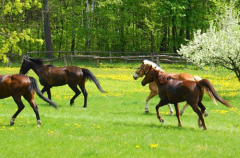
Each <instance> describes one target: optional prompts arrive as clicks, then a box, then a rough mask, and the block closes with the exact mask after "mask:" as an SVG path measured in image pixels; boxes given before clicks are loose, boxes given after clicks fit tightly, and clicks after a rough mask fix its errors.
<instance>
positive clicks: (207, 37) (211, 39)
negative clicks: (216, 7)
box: [178, 5, 240, 82]
mask: <svg viewBox="0 0 240 158" xmlns="http://www.w3.org/2000/svg"><path fill="white" fill-rule="evenodd" d="M224 11H225V12H224V13H222V14H221V15H220V16H218V17H217V18H216V19H215V20H214V22H212V23H211V25H210V28H209V29H208V30H207V31H206V33H201V31H197V32H196V33H195V34H194V40H192V41H189V43H188V44H187V45H186V46H183V45H182V47H181V48H180V50H179V51H178V53H179V54H181V55H183V56H185V57H187V58H188V60H190V61H192V62H194V63H195V64H197V65H199V66H201V67H203V66H205V65H212V66H219V65H220V66H223V67H225V68H227V69H229V70H231V71H233V72H234V73H235V75H236V77H237V78H238V80H239V82H240V38H239V37H240V31H239V30H240V25H239V22H240V21H239V20H238V18H239V13H238V12H237V11H235V10H234V7H233V5H231V6H230V7H227V6H226V7H225V8H224Z"/></svg>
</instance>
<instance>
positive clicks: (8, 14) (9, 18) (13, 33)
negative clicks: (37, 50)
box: [0, 0, 43, 61]
mask: <svg viewBox="0 0 240 158" xmlns="http://www.w3.org/2000/svg"><path fill="white" fill-rule="evenodd" d="M1 3H2V4H4V5H2V8H3V9H2V10H1V11H0V15H1V16H2V19H3V22H4V23H5V24H1V25H0V28H1V29H0V39H1V41H0V56H1V58H3V61H6V54H7V53H9V54H12V53H14V54H19V55H21V54H22V50H23V47H22V45H20V43H22V42H24V43H30V44H34V43H39V44H40V45H42V44H43V40H42V39H38V38H34V37H32V34H33V33H32V32H31V29H30V28H28V27H22V26H19V24H18V23H17V22H16V23H13V21H14V20H15V18H16V17H18V16H20V17H22V16H21V15H24V12H27V11H30V10H31V9H33V10H35V9H39V8H41V3H39V2H38V1H37V0H34V1H32V0H26V1H24V2H21V1H20V0H15V1H13V2H12V1H8V2H7V3H6V4H5V3H4V2H1ZM22 20H26V17H24V16H23V17H22Z"/></svg>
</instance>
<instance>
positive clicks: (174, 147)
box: [0, 62, 240, 158]
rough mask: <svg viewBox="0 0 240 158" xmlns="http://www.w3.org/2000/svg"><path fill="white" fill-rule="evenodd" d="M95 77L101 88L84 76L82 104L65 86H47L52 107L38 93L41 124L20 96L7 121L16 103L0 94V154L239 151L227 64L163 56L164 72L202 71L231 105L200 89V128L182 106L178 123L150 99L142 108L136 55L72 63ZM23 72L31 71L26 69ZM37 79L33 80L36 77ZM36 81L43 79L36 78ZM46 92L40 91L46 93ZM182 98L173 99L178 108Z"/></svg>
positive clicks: (237, 112)
mask: <svg viewBox="0 0 240 158" xmlns="http://www.w3.org/2000/svg"><path fill="white" fill-rule="evenodd" d="M77 65H78V66H80V67H85V68H88V69H89V70H91V71H92V72H93V74H95V76H96V77H97V78H98V80H99V82H100V84H101V86H102V88H103V89H104V90H105V91H108V93H101V92H100V91H99V90H98V89H97V87H96V86H95V84H94V83H92V82H90V81H88V82H87V83H86V89H87V91H88V107H87V108H83V95H82V94H81V95H80V96H79V97H78V98H77V99H76V100H75V104H74V105H73V106H70V98H71V97H72V96H73V95H74V93H73V92H72V91H71V90H70V88H69V87H68V86H61V87H54V88H52V100H53V101H54V102H55V103H56V104H57V105H58V106H59V108H58V109H54V108H53V107H51V106H50V105H49V104H48V103H46V102H44V101H43V100H41V99H40V98H39V97H38V96H37V95H36V97H35V101H36V103H37V104H38V106H39V109H40V110H39V111H40V117H41V121H42V125H41V126H40V127H36V118H35V114H34V112H33V110H32V109H31V107H30V105H29V104H28V103H27V102H26V101H25V100H24V99H23V103H24V104H25V109H24V110H23V111H22V112H21V113H20V115H19V116H18V118H17V119H16V121H15V124H14V125H13V126H10V125H9V122H10V118H11V117H12V115H13V114H14V112H15V111H16V109H17V105H16V104H15V103H14V101H13V99H12V98H7V99H2V100H0V148H1V150H0V156H1V157H7V158H10V157H34V158H38V157H41V158H42V157H44V158H45V157H46V158H48V157H49V158H50V157H51V158H55V157H56V158H59V157H61V158H62V157H103V158H106V157H114V158H115V157H116V158H118V157H121V158H123V157H124V158H125V157H129V158H134V157H138V158H139V157H144V158H146V157H178V158H179V157H191V158H192V157H205V158H206V157H211V158H212V157H224V158H226V157H237V156H239V155H240V150H239V147H240V141H239V135H240V119H239V116H240V107H239V106H240V104H239V102H240V83H239V82H238V80H237V79H236V78H235V75H234V74H233V72H230V71H227V70H226V69H223V68H218V69H213V68H206V69H205V70H201V69H197V68H196V67H194V66H191V65H190V66H188V67H187V68H184V66H182V65H170V64H162V65H161V68H162V69H164V70H165V71H166V72H186V73H190V74H192V75H198V76H201V77H202V78H207V79H209V80H210V81H211V82H212V84H213V85H214V87H215V89H216V91H217V92H218V94H219V95H220V96H221V97H222V98H224V99H225V100H228V101H229V103H231V104H232V105H233V106H234V108H231V109H229V108H227V107H225V106H224V105H222V104H221V103H219V104H218V106H216V105H214V104H213V102H212V101H211V99H210V98H209V97H208V96H207V95H205V96H204V100H203V104H204V105H205V106H206V107H207V112H208V114H209V116H208V117H206V118H204V119H205V123H206V126H207V130H206V131H202V129H200V128H199V127H198V125H197V115H196V113H194V112H193V110H192V109H191V108H190V107H189V108H187V110H186V111H185V113H184V114H183V115H182V116H181V121H182V125H183V126H182V127H178V122H177V118H176V116H175V115H174V116H171V115H169V110H168V107H167V106H164V107H162V108H160V114H161V115H162V117H163V119H164V121H165V123H164V124H161V123H160V122H159V121H158V119H157V117H156V112H155V105H156V104H157V103H158V102H159V100H160V99H159V97H158V96H156V97H155V98H153V99H152V100H150V104H149V108H150V113H148V114H145V113H144V106H145V99H146V97H147V95H148V94H149V89H148V86H145V87H143V86H142V85H141V80H142V79H139V80H133V77H132V76H133V74H134V72H135V70H136V69H137V67H138V65H140V62H139V63H138V62H135V63H121V64H113V65H110V64H107V63H103V64H101V65H100V67H96V66H94V65H93V64H91V63H78V64H77ZM18 72H19V66H13V67H11V68H6V67H1V68H0V74H13V73H18ZM27 75H28V76H33V77H35V78H36V79H37V80H38V77H37V76H36V75H35V73H34V72H33V71H30V72H29V73H28V74H27ZM39 85H40V84H39ZM40 87H41V88H42V86H40ZM45 96H46V94H45ZM184 104H185V103H180V108H181V107H183V105H184Z"/></svg>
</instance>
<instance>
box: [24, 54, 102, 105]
mask: <svg viewBox="0 0 240 158" xmlns="http://www.w3.org/2000/svg"><path fill="white" fill-rule="evenodd" d="M30 69H32V70H33V71H34V72H35V73H36V74H37V75H38V77H39V81H40V83H41V85H42V86H44V87H43V89H42V93H44V92H45V91H47V94H48V98H49V99H51V91H50V89H51V88H52V87H54V86H62V85H66V84H68V86H69V87H70V88H71V89H72V90H73V91H74V92H75V95H74V96H73V97H72V98H71V100H70V105H73V103H74V100H75V99H76V97H77V96H78V95H79V94H81V92H80V90H79V89H78V87H77V86H79V87H80V89H81V91H82V92H83V95H84V105H83V107H84V108H86V107H87V96H88V93H87V91H86V88H85V83H86V81H87V79H89V80H90V81H93V82H94V83H95V84H96V86H97V88H98V89H99V90H100V91H101V92H102V93H104V92H105V91H104V90H103V89H102V87H101V86H100V84H99V82H98V80H97V79H96V77H95V76H94V75H93V73H92V72H91V71H90V70H88V69H83V68H79V67H77V66H67V67H55V66H53V65H44V64H43V61H42V60H40V59H34V58H24V59H23V62H22V66H21V69H20V74H26V73H27V72H28V71H29V70H30Z"/></svg>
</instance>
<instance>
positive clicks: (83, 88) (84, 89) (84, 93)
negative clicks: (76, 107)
mask: <svg viewBox="0 0 240 158" xmlns="http://www.w3.org/2000/svg"><path fill="white" fill-rule="evenodd" d="M79 87H80V89H81V91H82V92H83V96H84V105H83V107H84V108H86V107H87V97H88V93H87V90H86V88H85V85H84V86H82V85H79Z"/></svg>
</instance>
